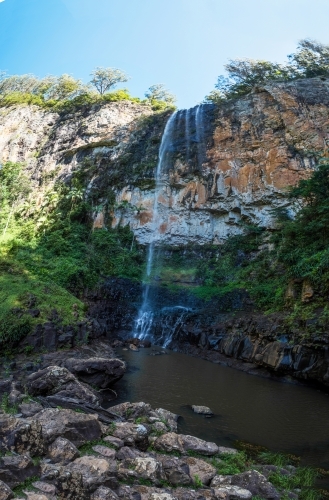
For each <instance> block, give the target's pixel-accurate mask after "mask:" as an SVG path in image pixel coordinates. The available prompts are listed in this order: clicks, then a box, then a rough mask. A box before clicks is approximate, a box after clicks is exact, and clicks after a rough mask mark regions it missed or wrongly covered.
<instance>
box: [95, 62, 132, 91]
mask: <svg viewBox="0 0 329 500" xmlns="http://www.w3.org/2000/svg"><path fill="white" fill-rule="evenodd" d="M91 76H92V77H93V78H92V80H91V81H90V83H91V84H92V85H93V86H94V87H95V88H96V89H97V91H98V92H99V93H100V95H103V94H105V93H106V92H108V91H109V90H110V89H112V88H113V87H115V86H116V85H117V84H118V83H123V82H127V81H128V79H129V77H128V76H127V75H126V73H124V71H121V69H116V68H102V67H97V68H96V69H94V71H93V72H92V73H91Z"/></svg>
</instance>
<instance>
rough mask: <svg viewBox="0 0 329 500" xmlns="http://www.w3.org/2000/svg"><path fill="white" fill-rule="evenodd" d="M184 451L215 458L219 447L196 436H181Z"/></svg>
mask: <svg viewBox="0 0 329 500" xmlns="http://www.w3.org/2000/svg"><path fill="white" fill-rule="evenodd" d="M180 438H181V441H182V446H183V448H184V451H194V452H195V453H199V454H200V455H206V456H213V455H216V454H217V453H218V446H217V444H215V443H210V442H208V441H204V440H203V439H199V438H197V437H194V436H188V435H184V434H181V435H180Z"/></svg>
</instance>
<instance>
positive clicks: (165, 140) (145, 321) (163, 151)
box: [133, 111, 179, 339]
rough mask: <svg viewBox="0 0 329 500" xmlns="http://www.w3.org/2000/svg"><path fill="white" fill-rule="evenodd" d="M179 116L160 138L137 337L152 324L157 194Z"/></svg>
mask: <svg viewBox="0 0 329 500" xmlns="http://www.w3.org/2000/svg"><path fill="white" fill-rule="evenodd" d="M177 116H178V117H179V112H177V111H175V112H174V113H173V114H172V115H171V117H170V118H169V120H168V121H167V123H166V127H165V129H164V133H163V136H162V139H161V144H160V150H159V160H158V164H157V168H156V173H155V195H154V205H153V217H152V222H151V228H152V229H151V230H152V234H151V241H150V244H149V247H148V251H147V264H146V276H145V281H146V284H145V285H144V291H143V302H142V305H141V307H140V309H139V311H138V316H137V319H136V320H135V329H134V332H133V333H134V335H136V336H137V337H138V338H139V339H145V338H146V337H147V336H148V335H149V334H150V331H151V327H152V324H153V316H154V313H153V310H152V305H151V303H150V284H149V281H150V277H151V272H152V264H153V259H154V249H155V246H156V244H157V242H158V241H159V240H160V231H159V230H160V223H159V195H160V192H161V191H162V189H163V179H162V173H163V172H164V171H165V167H166V166H167V165H168V156H169V153H170V146H171V143H172V136H173V131H174V128H175V127H174V125H175V120H176V117H177Z"/></svg>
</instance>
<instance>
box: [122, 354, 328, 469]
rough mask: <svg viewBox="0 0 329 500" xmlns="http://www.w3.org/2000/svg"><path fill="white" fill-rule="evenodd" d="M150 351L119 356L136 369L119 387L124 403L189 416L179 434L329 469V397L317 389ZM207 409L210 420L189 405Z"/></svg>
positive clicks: (181, 422)
mask: <svg viewBox="0 0 329 500" xmlns="http://www.w3.org/2000/svg"><path fill="white" fill-rule="evenodd" d="M150 352H151V350H150V349H144V350H141V351H139V352H131V351H121V352H120V353H119V354H120V355H121V356H122V357H123V358H124V359H125V360H126V361H127V363H128V366H129V367H130V369H129V371H128V373H127V374H126V375H125V377H124V378H123V379H122V380H121V381H120V382H118V383H117V385H116V387H115V389H116V391H117V392H118V394H119V401H118V400H117V401H116V402H115V404H117V403H118V402H123V401H132V402H134V401H145V402H147V403H150V404H151V405H152V406H153V407H163V408H167V409H168V410H171V411H173V412H175V413H178V414H179V415H181V416H182V419H181V421H180V431H181V432H184V433H186V434H192V435H196V436H198V437H201V438H203V439H206V440H209V441H215V442H216V443H217V444H220V445H226V446H232V445H234V441H235V440H237V439H241V440H244V441H248V442H250V443H254V444H258V445H262V446H265V447H267V448H269V449H271V450H273V451H281V452H289V453H294V454H296V455H299V456H301V457H302V461H303V463H305V464H310V465H311V464H313V465H316V466H318V467H319V466H321V467H325V468H329V428H328V427H329V425H328V411H329V398H328V397H327V395H326V394H325V393H324V392H318V391H316V390H315V389H313V388H309V387H303V386H298V385H292V384H285V383H280V382H275V381H272V380H268V379H263V378H260V377H255V376H252V375H248V374H246V373H243V372H240V371H238V370H234V369H231V368H227V367H224V366H219V365H217V364H213V363H210V362H208V361H204V360H202V359H197V358H192V357H190V356H186V355H184V354H179V353H173V352H170V351H168V353H169V354H166V355H158V356H150ZM192 404H197V405H206V406H209V407H210V408H211V409H212V410H213V411H214V413H215V417H213V418H204V417H203V416H200V415H196V414H194V413H193V412H192V410H191V409H190V408H189V406H188V405H192Z"/></svg>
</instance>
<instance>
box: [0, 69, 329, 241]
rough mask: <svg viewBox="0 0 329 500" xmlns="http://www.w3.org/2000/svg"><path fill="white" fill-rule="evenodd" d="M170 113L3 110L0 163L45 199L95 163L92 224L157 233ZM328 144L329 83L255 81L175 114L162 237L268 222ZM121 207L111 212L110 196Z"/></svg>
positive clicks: (223, 233) (202, 237)
mask: <svg viewBox="0 0 329 500" xmlns="http://www.w3.org/2000/svg"><path fill="white" fill-rule="evenodd" d="M168 116H169V114H168V112H167V113H162V114H159V113H154V112H153V111H152V110H151V109H150V108H149V107H147V106H145V105H139V104H135V103H130V102H126V101H122V102H118V103H109V104H106V105H103V106H101V107H99V106H98V107H97V106H95V107H93V108H90V109H85V110H80V111H79V112H76V113H71V114H66V115H59V114H55V113H51V112H48V111H44V110H41V109H39V108H36V107H33V106H24V107H23V106H15V107H10V108H0V161H1V162H5V161H14V162H16V161H19V162H26V169H27V171H28V172H29V173H30V176H31V178H32V179H33V181H34V184H35V193H34V196H35V197H36V199H38V203H40V204H41V203H42V198H43V196H44V193H45V190H46V188H47V186H48V185H49V184H51V183H52V182H54V180H55V179H57V178H61V179H63V180H65V179H67V178H69V177H70V175H71V173H72V171H75V170H77V169H79V168H80V167H81V166H83V165H86V164H88V165H89V170H88V172H89V173H88V176H87V179H86V182H87V185H86V196H87V195H88V194H90V193H91V192H92V193H93V199H94V200H95V206H97V207H98V208H96V209H95V213H94V219H95V225H96V226H103V225H109V224H112V225H113V226H116V225H118V224H129V225H130V227H131V228H132V230H133V231H134V232H135V235H136V238H137V240H138V241H139V242H141V243H148V242H149V241H150V238H151V235H152V218H153V206H154V196H155V185H154V173H155V168H156V164H157V157H158V151H159V145H160V140H161V136H162V133H163V129H164V125H165V122H166V120H167V119H168ZM328 139H329V81H327V80H321V79H319V78H316V79H312V80H300V81H296V82H290V83H282V84H278V83H276V84H270V85H267V86H264V87H261V88H256V89H255V90H254V92H253V93H252V94H250V95H248V96H247V97H244V98H241V99H239V100H237V101H232V102H230V103H227V104H225V105H223V106H222V107H220V108H215V107H214V106H212V105H203V106H200V107H196V108H194V109H191V110H184V111H180V112H178V113H177V115H176V117H175V127H174V131H173V136H172V144H171V158H170V162H168V164H167V168H166V171H165V172H163V176H162V182H161V186H159V187H158V188H159V192H158V200H159V212H160V215H161V222H162V224H161V228H160V232H161V237H162V240H163V242H166V243H170V244H173V245H175V244H185V243H198V244H203V243H207V242H213V243H216V242H220V240H222V239H223V238H225V237H227V236H228V235H230V234H236V233H238V232H239V231H240V230H241V229H240V226H239V224H240V222H241V221H245V222H249V223H253V224H258V225H260V226H263V227H269V226H271V224H272V215H271V210H272V209H273V208H274V207H278V206H287V205H288V202H287V199H286V197H285V189H286V187H287V186H289V185H292V184H295V183H296V182H297V181H298V180H299V179H301V178H304V177H306V176H308V175H309V173H310V171H311V169H312V168H313V167H314V165H315V155H316V154H319V153H320V154H321V153H322V152H323V150H325V149H326V147H327V142H328ZM110 196H111V197H112V198H113V196H115V199H116V203H115V204H113V203H112V205H111V206H112V208H111V210H110V211H109V212H108V211H106V209H104V206H106V202H107V201H108V199H109V197H110Z"/></svg>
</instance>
